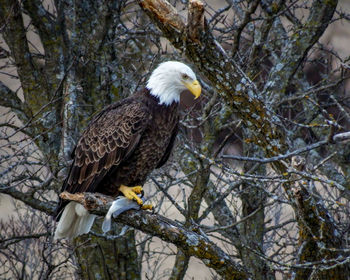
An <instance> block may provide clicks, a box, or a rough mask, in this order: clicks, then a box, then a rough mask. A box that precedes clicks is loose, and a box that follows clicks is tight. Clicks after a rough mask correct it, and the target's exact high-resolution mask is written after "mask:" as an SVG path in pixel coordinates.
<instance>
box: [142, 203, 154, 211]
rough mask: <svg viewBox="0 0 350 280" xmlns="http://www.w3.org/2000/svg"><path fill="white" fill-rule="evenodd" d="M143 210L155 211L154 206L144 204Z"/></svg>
mask: <svg viewBox="0 0 350 280" xmlns="http://www.w3.org/2000/svg"><path fill="white" fill-rule="evenodd" d="M141 209H142V210H151V211H153V205H152V204H144V205H142V207H141Z"/></svg>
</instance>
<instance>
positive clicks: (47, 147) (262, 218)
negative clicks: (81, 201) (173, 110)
mask: <svg viewBox="0 0 350 280" xmlns="http://www.w3.org/2000/svg"><path fill="white" fill-rule="evenodd" d="M349 11H350V5H349V4H348V3H347V1H339V3H338V1H336V0H334V1H321V0H313V1H279V0H256V1H255V0H254V1H244V0H242V1H238V0H230V1H223V0H222V1H210V0H208V1H203V2H201V1H199V0H192V1H176V0H174V1H169V2H167V1H164V0H143V1H141V0H139V1H127V0H123V1H102V0H97V1H92V0H89V1H71V0H64V1H63V0H55V1H54V0H47V1H41V0H22V1H19V0H0V20H1V22H0V33H1V37H0V40H1V43H0V67H1V72H0V105H1V107H0V110H1V116H0V162H1V164H0V166H1V168H0V192H1V196H0V207H1V214H0V215H1V224H0V248H1V251H0V263H1V266H0V267H1V268H0V277H1V278H4V279H13V278H15V279H17V278H18V279H57V278H63V279H65V278H67V279H79V278H82V279H191V278H192V277H194V279H218V278H224V279H248V278H249V277H251V278H252V279H291V278H292V279H348V278H349V262H350V256H349V252H350V251H349V250H350V248H349V245H348V244H349V228H350V220H349V218H348V217H349V215H350V213H349V211H350V205H349V198H350V195H349V190H350V187H349V186H350V183H349V182H350V169H349V161H350V159H349V158H350V157H349V155H350V145H349V144H348V142H347V140H348V139H349V136H348V134H347V132H348V130H349V124H350V115H349V110H350V108H349V105H350V104H349V98H348V95H349V80H348V78H349V70H348V69H349V60H350V52H349V50H348V49H347V46H348V45H349V41H348V40H349V34H348V32H349V19H350V14H349V13H348V12H349ZM170 59H172V60H181V61H184V62H186V63H188V64H189V65H190V66H191V67H192V68H193V69H194V70H195V72H196V73H197V74H198V76H199V79H200V82H201V84H202V86H203V95H202V97H201V98H200V99H199V100H198V101H197V100H196V101H193V100H192V98H191V97H190V95H189V94H188V95H187V94H186V93H184V94H183V96H182V104H181V105H182V108H183V110H182V111H183V118H182V122H181V128H180V133H179V136H178V139H177V145H176V148H175V150H174V151H173V155H172V157H171V159H170V161H169V162H168V163H167V165H166V166H165V167H164V168H162V169H160V170H157V171H155V172H154V173H153V174H152V176H151V177H150V179H149V181H148V182H147V184H146V186H145V191H146V196H147V197H148V198H149V199H150V201H151V202H152V203H153V205H155V206H156V207H155V211H156V213H157V214H156V215H152V214H149V213H146V212H141V213H140V212H137V213H136V212H133V214H130V213H128V215H131V216H132V218H133V219H132V221H130V218H129V220H128V215H122V216H121V217H120V219H119V223H118V224H115V225H114V229H113V231H112V232H110V233H109V234H108V235H103V234H102V233H101V230H100V223H97V224H96V226H95V227H94V229H93V231H92V232H91V233H90V234H88V235H84V236H81V237H78V238H76V239H75V240H74V242H72V243H69V242H66V241H53V238H52V235H53V234H52V233H53V231H54V223H53V221H52V217H51V215H52V213H53V209H54V208H55V205H56V201H57V195H58V194H59V190H60V187H61V184H62V181H63V179H64V178H65V175H66V173H67V167H68V166H69V164H70V160H71V157H70V154H71V152H72V151H73V148H74V145H75V143H76V141H77V139H78V137H79V135H80V133H81V131H82V130H83V129H84V128H85V127H86V125H87V123H88V122H89V120H90V119H91V118H92V116H93V115H94V114H95V113H96V112H98V111H99V110H100V109H102V108H103V107H104V106H106V105H108V104H110V103H112V102H115V101H117V100H119V99H120V98H124V97H126V96H128V95H129V94H132V93H133V92H134V91H135V90H137V89H139V88H141V87H142V86H143V85H144V82H145V80H146V79H147V77H148V73H150V72H151V71H152V69H153V68H154V67H155V66H156V65H157V64H158V63H159V62H161V61H165V60H170ZM129 217H130V216H129ZM164 217H166V218H168V219H169V220H166V219H165V218H164ZM171 220H172V221H171ZM126 224H127V225H129V226H126ZM169 225H171V226H172V227H170V226H169ZM133 227H134V228H137V230H134V229H133ZM174 229H175V230H174ZM161 239H162V240H161ZM194 257H196V258H194Z"/></svg>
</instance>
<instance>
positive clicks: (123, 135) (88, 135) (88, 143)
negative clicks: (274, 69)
mask: <svg viewBox="0 0 350 280" xmlns="http://www.w3.org/2000/svg"><path fill="white" fill-rule="evenodd" d="M150 120H151V114H150V112H149V110H148V109H147V107H146V106H145V105H144V104H143V103H141V102H139V101H137V100H135V99H132V98H131V99H125V100H123V101H122V102H120V103H116V104H114V105H111V106H109V107H107V108H106V109H104V110H103V111H102V112H101V113H99V114H98V115H97V116H96V117H95V118H94V119H93V120H92V121H91V123H90V124H89V125H88V127H87V129H86V130H85V131H84V133H83V134H82V136H81V137H80V139H79V141H78V144H77V146H76V147H75V150H74V154H73V156H74V158H73V163H72V165H71V168H70V172H69V175H68V177H67V179H66V181H65V182H64V184H63V186H62V191H67V192H70V193H76V192H93V191H94V190H95V189H96V187H97V186H98V184H99V183H100V182H101V180H102V179H103V178H104V176H105V175H106V174H107V172H108V171H109V170H110V168H111V167H112V166H117V165H119V164H120V162H121V161H123V159H124V158H126V157H128V155H130V153H131V152H132V151H133V150H134V149H135V147H136V146H137V144H138V142H139V140H140V138H141V135H142V133H143V131H144V130H145V128H146V127H147V124H148V123H149V121H150ZM63 207H64V205H62V203H60V205H59V207H58V209H57V212H56V213H57V214H59V212H60V210H61V209H62V208H63Z"/></svg>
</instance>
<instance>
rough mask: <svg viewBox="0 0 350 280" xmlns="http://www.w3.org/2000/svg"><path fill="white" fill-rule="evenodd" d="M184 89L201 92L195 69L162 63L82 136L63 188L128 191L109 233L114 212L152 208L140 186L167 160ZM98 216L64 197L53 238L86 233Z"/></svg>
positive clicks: (116, 207)
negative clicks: (145, 203)
mask: <svg viewBox="0 0 350 280" xmlns="http://www.w3.org/2000/svg"><path fill="white" fill-rule="evenodd" d="M185 90H189V91H190V92H191V93H192V94H193V95H194V96H195V97H196V98H198V97H199V96H200V94H201V86H200V84H199V82H198V81H197V79H196V75H195V74H194V72H193V71H192V70H191V68H189V67H188V66H187V65H185V64H183V63H181V62H177V61H167V62H163V63H161V64H160V65H158V67H157V68H156V69H154V70H153V71H152V74H151V76H150V77H149V79H148V81H147V84H146V87H145V89H143V90H140V91H138V92H136V93H135V94H134V95H132V96H130V97H129V98H126V99H124V100H121V101H119V102H117V103H115V104H112V105H110V106H108V107H106V108H105V109H104V110H103V111H102V112H100V113H99V114H98V115H96V116H95V117H94V118H93V120H92V121H91V122H90V124H89V125H88V127H87V128H86V129H85V131H84V132H83V134H82V136H81V137H80V139H79V141H78V144H77V145H76V147H75V150H74V152H73V156H72V157H73V163H72V165H71V167H70V171H69V174H68V176H67V179H66V180H65V181H64V183H63V187H62V191H67V192H70V193H77V192H100V193H103V194H106V195H111V196H119V195H124V197H122V198H118V199H116V200H115V201H114V202H113V203H112V205H111V207H110V209H109V211H108V213H107V215H106V219H105V222H106V221H109V222H107V223H106V224H105V225H106V226H103V230H105V231H108V229H109V223H110V217H111V215H112V214H113V215H114V214H115V215H117V214H120V213H122V212H124V211H126V210H127V209H140V208H141V207H142V209H150V208H151V207H152V206H151V205H144V204H143V200H142V199H141V198H140V194H141V193H142V185H143V184H144V183H145V181H146V179H147V176H148V175H149V174H150V173H151V172H152V171H153V170H154V169H155V168H158V167H160V166H162V165H163V164H164V163H165V162H166V161H167V159H168V158H169V155H170V152H171V149H172V147H173V145H174V141H175V137H176V133H177V130H178V122H179V115H178V104H179V101H180V94H181V92H183V91H185ZM95 218H96V216H95V215H94V214H91V213H89V212H88V211H87V210H86V209H85V208H84V207H83V206H82V205H81V204H79V203H77V202H74V201H71V202H67V201H62V200H60V201H59V204H58V207H57V210H56V219H57V220H59V222H58V224H57V226H56V230H55V236H54V238H55V239H60V238H68V239H72V238H74V237H76V236H78V235H81V234H85V233H88V232H89V231H90V229H91V227H92V225H93V223H94V220H95Z"/></svg>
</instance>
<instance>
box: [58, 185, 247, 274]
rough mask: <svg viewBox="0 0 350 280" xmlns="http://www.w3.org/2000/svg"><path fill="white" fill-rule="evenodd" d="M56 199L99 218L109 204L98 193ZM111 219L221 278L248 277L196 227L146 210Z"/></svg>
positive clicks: (78, 194) (109, 200)
mask: <svg viewBox="0 0 350 280" xmlns="http://www.w3.org/2000/svg"><path fill="white" fill-rule="evenodd" d="M60 196H61V198H63V199H66V200H71V201H76V202H79V203H81V204H82V205H84V207H85V208H86V209H87V210H89V212H91V213H93V214H96V215H99V216H105V215H106V214H107V212H108V209H109V207H110V205H111V203H112V201H113V199H112V198H111V197H109V196H105V195H102V194H98V193H75V194H70V193H67V192H63V193H61V195H60ZM115 220H116V221H117V222H118V223H122V224H125V225H128V226H131V227H133V228H136V229H138V230H141V231H143V232H144V233H148V234H151V235H152V236H157V237H159V238H161V239H162V240H164V241H166V242H170V243H173V244H174V245H176V246H177V247H178V248H180V249H181V250H182V251H183V252H185V253H186V255H189V256H194V257H197V258H199V259H201V260H202V261H203V262H204V264H205V265H207V266H208V267H210V268H213V269H214V270H215V271H216V272H217V273H218V274H220V275H221V276H222V277H223V278H224V279H248V274H247V272H245V271H244V269H243V267H241V266H240V265H239V264H237V263H235V262H234V261H233V260H232V259H231V257H230V256H228V255H227V254H226V253H225V252H223V251H222V250H221V249H220V248H219V247H218V246H216V245H215V244H214V243H213V242H212V241H210V240H209V238H208V237H207V236H206V235H205V234H204V233H203V232H202V231H201V230H200V228H193V230H190V229H187V228H185V227H183V226H182V225H181V224H180V223H177V222H175V221H172V220H169V219H167V218H165V217H163V216H161V215H158V214H152V213H149V212H146V211H127V212H125V213H123V214H121V215H120V216H118V218H117V219H115Z"/></svg>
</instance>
